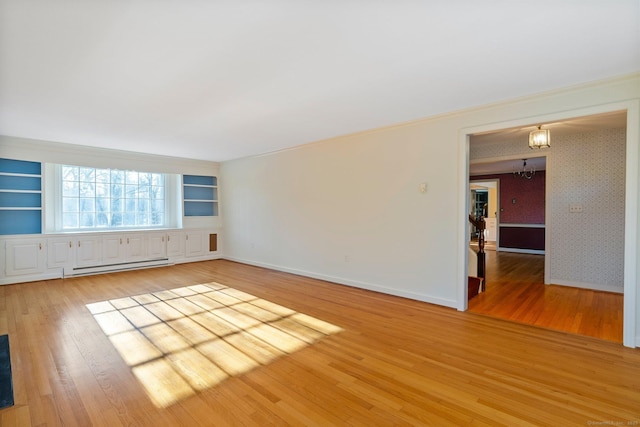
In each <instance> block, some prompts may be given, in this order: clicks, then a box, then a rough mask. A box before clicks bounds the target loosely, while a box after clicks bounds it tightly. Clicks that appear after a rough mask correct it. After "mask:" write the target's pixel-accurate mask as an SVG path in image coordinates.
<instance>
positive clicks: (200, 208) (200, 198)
mask: <svg viewBox="0 0 640 427" xmlns="http://www.w3.org/2000/svg"><path fill="white" fill-rule="evenodd" d="M182 192H183V196H184V216H218V178H217V177H215V176H203V175H183V176H182Z"/></svg>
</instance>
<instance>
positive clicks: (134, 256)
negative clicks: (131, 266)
mask: <svg viewBox="0 0 640 427" xmlns="http://www.w3.org/2000/svg"><path fill="white" fill-rule="evenodd" d="M124 239H125V241H126V246H125V248H126V253H125V259H126V260H127V261H140V260H143V259H144V258H145V256H146V254H147V253H146V251H145V247H144V246H145V245H144V240H145V239H144V234H127V235H126V236H124Z"/></svg>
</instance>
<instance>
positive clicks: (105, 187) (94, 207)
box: [61, 166, 165, 229]
mask: <svg viewBox="0 0 640 427" xmlns="http://www.w3.org/2000/svg"><path fill="white" fill-rule="evenodd" d="M61 169H62V228H63V229H85V228H127V227H144V226H148V227H157V226H163V225H164V224H165V177H164V175H163V174H159V173H147V172H136V171H123V170H116V169H96V168H86V167H80V166H62V168H61Z"/></svg>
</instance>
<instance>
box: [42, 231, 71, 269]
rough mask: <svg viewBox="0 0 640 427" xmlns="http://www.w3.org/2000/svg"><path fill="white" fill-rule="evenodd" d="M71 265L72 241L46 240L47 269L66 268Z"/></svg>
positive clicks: (63, 239)
mask: <svg viewBox="0 0 640 427" xmlns="http://www.w3.org/2000/svg"><path fill="white" fill-rule="evenodd" d="M70 265H73V239H71V238H70V237H54V238H51V239H47V267H49V268H56V267H67V266H70Z"/></svg>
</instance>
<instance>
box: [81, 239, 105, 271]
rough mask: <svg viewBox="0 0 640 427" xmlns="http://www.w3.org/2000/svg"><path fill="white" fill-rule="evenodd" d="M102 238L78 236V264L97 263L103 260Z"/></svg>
mask: <svg viewBox="0 0 640 427" xmlns="http://www.w3.org/2000/svg"><path fill="white" fill-rule="evenodd" d="M101 246H102V238H101V237H99V236H82V237H78V238H76V265H78V266H85V265H97V264H99V263H100V260H101V258H102V257H101V253H102V251H101Z"/></svg>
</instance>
